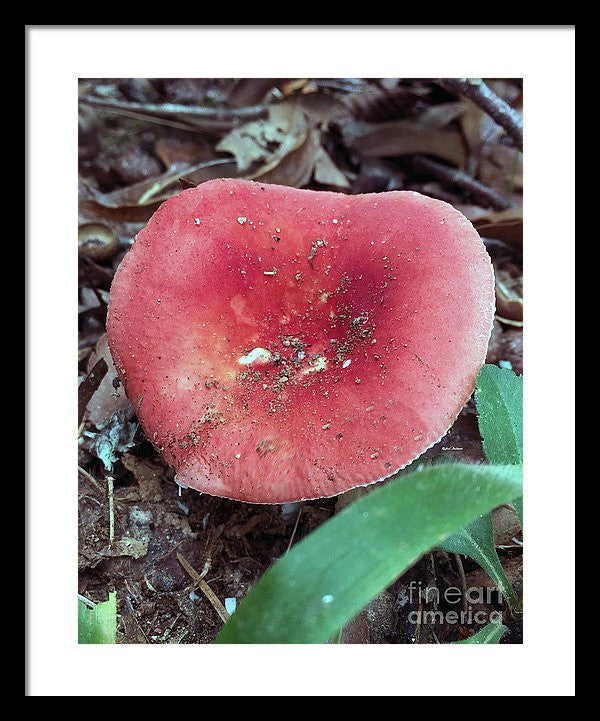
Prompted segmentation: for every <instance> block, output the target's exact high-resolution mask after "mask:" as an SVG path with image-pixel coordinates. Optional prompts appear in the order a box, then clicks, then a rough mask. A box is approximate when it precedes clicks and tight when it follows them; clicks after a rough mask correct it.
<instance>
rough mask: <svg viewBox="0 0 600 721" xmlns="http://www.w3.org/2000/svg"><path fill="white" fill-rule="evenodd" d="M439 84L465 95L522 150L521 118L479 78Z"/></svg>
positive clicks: (444, 80)
mask: <svg viewBox="0 0 600 721" xmlns="http://www.w3.org/2000/svg"><path fill="white" fill-rule="evenodd" d="M440 84H441V85H443V86H444V87H446V88H451V89H452V90H454V91H455V92H460V93H462V94H463V95H466V96H467V97H468V98H469V99H470V100H472V101H473V102H474V103H475V105H477V106H478V107H480V108H481V109H482V110H483V111H484V112H485V113H487V114H488V115H489V116H490V118H492V119H493V120H495V121H496V122H497V123H498V125H500V126H501V127H503V128H504V130H506V132H507V133H508V134H509V135H510V137H511V138H512V139H513V140H514V142H515V145H516V146H517V148H519V150H521V151H522V150H523V120H522V119H521V116H520V115H519V113H517V111H516V110H514V108H511V107H510V105H509V104H508V103H507V102H506V101H504V100H502V98H500V97H498V95H496V93H495V92H494V91H493V90H492V89H491V88H490V87H489V86H488V85H486V84H485V83H484V82H483V80H480V79H479V78H445V79H443V80H441V81H440Z"/></svg>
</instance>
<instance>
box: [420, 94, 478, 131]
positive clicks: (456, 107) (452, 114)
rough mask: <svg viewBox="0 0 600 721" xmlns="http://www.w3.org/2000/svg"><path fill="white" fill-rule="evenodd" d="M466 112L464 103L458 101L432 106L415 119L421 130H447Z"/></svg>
mask: <svg viewBox="0 0 600 721" xmlns="http://www.w3.org/2000/svg"><path fill="white" fill-rule="evenodd" d="M464 112H465V106H464V104H463V103H461V102H459V101H456V102H450V103H440V104H439V105H431V106H430V107H428V108H427V109H426V110H424V111H423V112H422V113H421V114H420V115H417V117H416V118H415V119H414V123H415V125H418V126H419V127H420V128H431V129H435V130H437V129H439V128H445V127H446V126H447V125H449V124H450V123H451V122H452V121H453V120H456V118H459V117H460V116H461V115H462V114H463V113H464Z"/></svg>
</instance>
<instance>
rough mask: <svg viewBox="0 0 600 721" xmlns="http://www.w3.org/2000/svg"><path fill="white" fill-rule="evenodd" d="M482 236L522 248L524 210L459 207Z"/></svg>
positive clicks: (471, 206)
mask: <svg viewBox="0 0 600 721" xmlns="http://www.w3.org/2000/svg"><path fill="white" fill-rule="evenodd" d="M457 208H458V210H460V211H461V212H462V213H463V214H464V215H466V217H467V218H468V219H469V220H470V221H471V223H473V225H474V226H475V228H476V229H477V231H478V232H479V234H480V235H482V236H485V237H486V238H494V239H495V240H503V241H504V242H505V243H508V244H509V245H512V246H514V247H516V248H520V247H521V246H522V245H523V208H507V209H506V210H497V211H494V210H490V209H488V208H480V207H479V206H477V205H458V206H457Z"/></svg>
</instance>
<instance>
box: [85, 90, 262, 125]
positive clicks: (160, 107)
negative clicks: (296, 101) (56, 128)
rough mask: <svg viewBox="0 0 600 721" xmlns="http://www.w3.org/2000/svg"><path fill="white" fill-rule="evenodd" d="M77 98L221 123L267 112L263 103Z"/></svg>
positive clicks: (128, 109)
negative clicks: (223, 105)
mask: <svg viewBox="0 0 600 721" xmlns="http://www.w3.org/2000/svg"><path fill="white" fill-rule="evenodd" d="M79 100H80V102H82V103H84V104H86V105H93V106H95V107H98V108H110V109H113V110H115V109H118V110H126V111H130V112H138V113H148V114H150V115H163V116H167V117H169V116H171V117H172V116H176V117H179V116H187V117H189V118H190V119H193V120H206V121H217V122H222V123H231V122H239V121H243V122H246V121H249V120H258V119H259V118H263V117H265V115H266V114H267V108H266V106H264V105H250V106H248V107H245V108H205V107H200V106H197V105H180V104H177V103H163V104H157V103H131V102H127V101H124V100H113V99H110V98H94V97H91V96H87V95H86V96H83V97H81V98H79Z"/></svg>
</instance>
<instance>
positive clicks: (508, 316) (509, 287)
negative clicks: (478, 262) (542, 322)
mask: <svg viewBox="0 0 600 721" xmlns="http://www.w3.org/2000/svg"><path fill="white" fill-rule="evenodd" d="M494 271H495V276H496V309H497V313H498V315H499V316H500V317H501V318H503V319H505V320H509V321H513V322H515V321H516V322H519V323H522V322H523V275H522V272H521V269H520V268H519V267H518V266H517V265H515V264H514V263H511V262H510V261H504V262H498V261H497V262H495V263H494Z"/></svg>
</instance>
